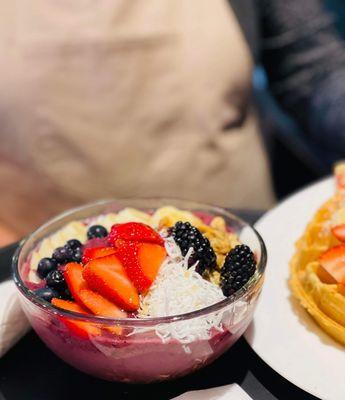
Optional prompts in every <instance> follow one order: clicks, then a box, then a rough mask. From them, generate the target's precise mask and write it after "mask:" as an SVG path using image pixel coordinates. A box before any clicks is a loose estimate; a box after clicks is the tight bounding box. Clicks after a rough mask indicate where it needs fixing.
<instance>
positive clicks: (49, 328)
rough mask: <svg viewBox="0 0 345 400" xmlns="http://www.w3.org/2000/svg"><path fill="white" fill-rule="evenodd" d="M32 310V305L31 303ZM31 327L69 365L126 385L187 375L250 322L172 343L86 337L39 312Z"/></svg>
mask: <svg viewBox="0 0 345 400" xmlns="http://www.w3.org/2000/svg"><path fill="white" fill-rule="evenodd" d="M30 306H32V305H30ZM27 314H28V317H29V319H30V323H31V324H32V326H33V328H34V329H35V331H36V332H37V334H38V335H39V336H40V337H41V338H42V340H43V341H44V342H45V343H46V345H47V346H48V347H49V348H50V349H51V350H53V351H54V352H55V353H56V354H57V355H58V356H59V357H61V358H62V359H63V360H64V361H66V362H67V363H69V364H71V365H73V366H74V367H76V368H78V369H80V370H82V371H83V372H86V373H89V374H91V375H94V376H97V377H100V378H103V379H107V380H116V381H122V382H151V381H154V380H164V379H171V378H174V377H178V376H183V375H186V374H188V373H189V372H191V371H193V370H196V369H198V368H200V367H202V366H204V365H206V364H208V363H210V362H211V361H213V360H214V359H216V358H217V357H219V356H220V355H221V354H223V353H224V351H226V350H227V349H228V348H229V347H230V346H231V345H232V344H233V343H234V342H235V341H236V340H237V339H238V338H239V336H240V335H241V334H242V333H243V332H244V330H245V329H246V327H247V325H248V324H249V322H250V320H251V312H250V313H248V314H247V315H246V318H245V319H244V320H242V321H241V322H240V323H238V324H237V325H233V326H232V327H231V329H232V331H233V332H235V333H234V334H232V333H231V332H230V331H229V330H227V329H224V330H223V331H222V332H219V331H216V330H214V331H213V332H212V333H211V334H210V338H209V339H208V340H195V341H193V342H191V343H188V344H185V345H184V344H182V343H180V342H179V341H177V340H175V339H171V340H169V341H168V342H166V343H163V342H162V340H161V339H160V338H159V337H158V336H157V335H156V333H155V332H154V331H151V332H145V333H137V334H134V335H130V336H116V335H114V334H110V333H109V334H108V333H107V332H103V333H102V334H101V335H99V336H96V337H91V336H90V337H89V339H82V338H79V337H77V336H76V335H74V334H73V333H72V332H71V331H70V330H69V329H68V328H67V327H66V325H65V324H64V323H63V321H62V320H61V317H58V316H56V315H53V314H52V315H49V316H48V314H47V313H44V314H43V313H42V312H41V311H39V310H36V313H33V312H32V310H31V311H30V312H28V313H27Z"/></svg>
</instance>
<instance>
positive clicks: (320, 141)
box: [257, 0, 345, 158]
mask: <svg viewBox="0 0 345 400" xmlns="http://www.w3.org/2000/svg"><path fill="white" fill-rule="evenodd" d="M257 4H258V5H259V7H260V10H259V11H260V15H261V19H260V22H261V30H262V36H263V43H262V44H263V53H262V62H263V64H264V67H265V69H266V71H267V74H268V79H269V83H270V88H271V90H272V92H273V94H274V95H275V97H276V98H277V100H278V101H279V103H280V104H281V105H282V107H283V108H284V109H285V110H286V111H287V112H288V113H289V114H290V115H291V116H292V117H293V118H294V119H295V120H296V122H297V123H298V124H299V125H300V126H301V128H302V129H303V131H304V132H305V133H306V134H307V135H308V137H309V140H310V141H311V142H313V143H314V144H316V145H317V146H319V147H320V146H322V148H323V149H325V151H328V152H329V154H332V157H333V158H339V157H341V156H342V157H344V155H345V47H344V42H343V40H342V39H341V38H340V37H339V35H338V34H337V32H336V30H335V28H334V20H333V17H332V15H331V14H330V13H329V12H327V11H326V10H325V8H324V6H323V2H321V1H320V0H302V1H301V0H258V3H257Z"/></svg>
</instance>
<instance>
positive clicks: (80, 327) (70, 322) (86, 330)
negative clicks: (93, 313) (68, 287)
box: [51, 298, 101, 339]
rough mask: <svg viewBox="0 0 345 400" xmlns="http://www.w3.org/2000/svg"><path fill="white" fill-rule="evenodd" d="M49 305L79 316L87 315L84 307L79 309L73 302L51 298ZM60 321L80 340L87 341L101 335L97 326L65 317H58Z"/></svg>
mask: <svg viewBox="0 0 345 400" xmlns="http://www.w3.org/2000/svg"><path fill="white" fill-rule="evenodd" d="M51 303H52V304H53V306H55V307H58V308H62V309H63V310H68V311H73V312H77V313H79V314H89V313H88V311H87V310H86V309H85V308H84V307H81V306H80V305H79V304H77V303H74V302H73V301H69V300H61V299H57V298H53V299H52V301H51ZM60 320H61V321H62V322H63V323H64V324H65V325H66V327H68V328H69V329H70V331H71V332H73V333H74V334H75V335H76V336H78V337H80V338H82V339H88V338H89V337H90V336H97V335H100V333H101V330H100V329H99V328H98V327H97V326H95V325H93V324H91V323H89V322H83V321H80V320H78V319H71V318H67V317H60Z"/></svg>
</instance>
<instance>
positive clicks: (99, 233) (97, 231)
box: [87, 225, 108, 239]
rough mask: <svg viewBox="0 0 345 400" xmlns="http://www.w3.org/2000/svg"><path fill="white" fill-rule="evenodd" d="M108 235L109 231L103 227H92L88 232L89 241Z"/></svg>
mask: <svg viewBox="0 0 345 400" xmlns="http://www.w3.org/2000/svg"><path fill="white" fill-rule="evenodd" d="M107 235H108V231H107V230H106V229H105V228H104V226H102V225H92V226H90V228H89V229H88V231H87V237H88V239H94V238H103V237H106V236H107Z"/></svg>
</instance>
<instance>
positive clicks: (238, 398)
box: [173, 383, 252, 400]
mask: <svg viewBox="0 0 345 400" xmlns="http://www.w3.org/2000/svg"><path fill="white" fill-rule="evenodd" d="M173 400H252V398H251V397H249V396H248V394H247V393H246V392H245V391H244V390H243V389H242V388H241V387H240V386H238V385H237V384H236V383H234V384H232V385H226V386H219V387H215V388H211V389H205V390H193V391H192V392H186V393H184V394H181V395H180V396H178V397H174V399H173Z"/></svg>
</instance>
